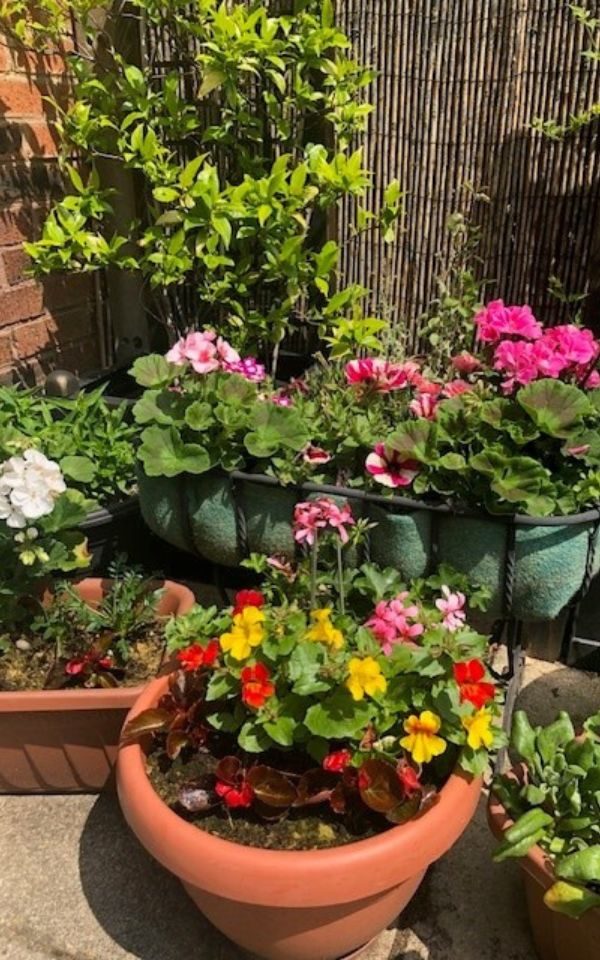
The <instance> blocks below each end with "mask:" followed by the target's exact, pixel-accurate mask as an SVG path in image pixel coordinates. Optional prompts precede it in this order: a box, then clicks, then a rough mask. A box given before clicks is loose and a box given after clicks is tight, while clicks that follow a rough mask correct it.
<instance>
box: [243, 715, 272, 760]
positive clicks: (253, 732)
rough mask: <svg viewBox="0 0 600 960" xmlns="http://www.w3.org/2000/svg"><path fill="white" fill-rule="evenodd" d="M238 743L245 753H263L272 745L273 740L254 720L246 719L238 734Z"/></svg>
mask: <svg viewBox="0 0 600 960" xmlns="http://www.w3.org/2000/svg"><path fill="white" fill-rule="evenodd" d="M238 743H239V745H240V747H241V748H242V750H246V752H247V753H264V752H265V751H266V750H269V749H270V748H271V747H272V746H273V741H272V740H271V738H270V736H269V735H268V733H267V732H266V730H264V729H263V727H262V726H261V725H260V723H258V721H256V720H248V722H247V723H245V724H244V726H243V727H242V729H241V730H240V732H239V734H238Z"/></svg>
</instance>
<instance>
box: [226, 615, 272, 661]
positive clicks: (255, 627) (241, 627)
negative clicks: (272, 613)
mask: <svg viewBox="0 0 600 960" xmlns="http://www.w3.org/2000/svg"><path fill="white" fill-rule="evenodd" d="M264 620H265V615H264V613H263V612H262V610H259V608H258V607H244V609H243V610H241V611H240V612H239V613H236V614H235V616H234V618H233V627H232V628H231V631H230V632H229V633H223V634H221V636H220V637H219V642H220V644H221V649H222V650H224V651H225V653H230V654H231V656H232V657H233V659H234V660H247V659H248V657H249V656H250V654H251V653H252V648H253V647H258V646H260V644H261V643H262V641H263V639H264V636H265V631H264V628H263V626H262V625H263V623H264Z"/></svg>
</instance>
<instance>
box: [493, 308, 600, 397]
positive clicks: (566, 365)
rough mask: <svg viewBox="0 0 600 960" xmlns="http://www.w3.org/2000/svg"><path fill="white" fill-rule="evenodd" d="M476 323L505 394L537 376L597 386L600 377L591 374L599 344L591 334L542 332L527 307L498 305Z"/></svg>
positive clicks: (567, 328)
mask: <svg viewBox="0 0 600 960" xmlns="http://www.w3.org/2000/svg"><path fill="white" fill-rule="evenodd" d="M475 324H476V326H477V328H478V337H479V340H480V341H481V342H482V343H485V344H490V345H491V346H492V347H493V350H494V353H493V368H494V370H497V371H498V372H499V373H501V374H502V375H503V377H504V379H503V381H502V385H501V386H502V391H503V393H505V394H509V393H511V392H512V391H513V390H514V389H515V387H517V386H525V385H526V384H528V383H531V382H532V381H533V380H537V379H539V378H541V377H550V378H552V379H557V378H558V377H561V376H568V377H570V378H573V379H574V380H575V381H576V382H578V383H580V385H582V386H585V387H587V388H595V387H598V386H600V374H599V373H598V371H597V370H593V369H592V367H593V365H594V362H595V361H596V360H597V359H598V357H599V356H600V344H599V343H598V341H597V340H596V339H595V337H594V335H593V333H592V331H591V330H587V329H582V328H580V327H577V326H575V324H565V325H563V326H558V327H550V328H548V329H544V327H543V326H542V325H541V324H540V323H539V322H538V321H537V320H536V319H535V317H534V316H533V314H532V312H531V308H530V307H528V306H521V307H516V306H513V307H507V306H505V305H504V303H503V301H502V300H494V301H492V303H489V304H488V305H487V307H485V308H484V309H483V310H481V311H480V312H479V313H478V314H477V316H476V317H475ZM582 380H584V383H581V381H582Z"/></svg>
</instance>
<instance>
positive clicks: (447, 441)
mask: <svg viewBox="0 0 600 960" xmlns="http://www.w3.org/2000/svg"><path fill="white" fill-rule="evenodd" d="M473 335H474V338H476V341H475V342H476V348H475V349H474V351H473V352H469V351H464V350H463V351H461V352H460V353H458V354H456V355H455V356H453V358H452V368H451V370H449V371H448V375H447V377H446V378H445V380H441V379H440V378H439V377H433V376H431V375H430V374H429V372H428V369H427V365H426V362H424V361H422V360H419V358H410V359H406V358H398V359H395V358H393V357H391V358H389V357H386V356H383V355H380V356H369V357H360V356H359V357H357V358H356V359H353V360H349V361H347V362H338V361H335V360H333V359H332V360H329V361H325V360H321V361H320V362H319V363H317V364H316V365H315V367H314V368H313V369H312V370H311V371H309V372H308V374H307V375H306V377H305V378H304V379H303V380H301V381H294V382H292V383H290V384H288V385H285V386H284V387H280V386H279V387H278V386H277V385H274V384H273V383H272V381H270V380H269V379H266V378H264V376H263V374H264V371H263V370H262V369H260V367H258V368H257V366H256V364H255V361H254V360H253V359H252V358H250V359H248V358H246V359H244V360H234V361H231V359H230V360H227V359H226V358H225V356H224V355H223V356H221V354H220V353H219V351H221V353H222V352H223V350H227V349H229V347H228V346H224V345H223V344H222V342H221V346H219V343H218V341H217V339H216V334H215V333H214V331H210V330H208V331H203V332H201V333H197V334H194V335H192V336H191V337H188V338H187V339H186V340H184V341H181V342H180V343H179V344H177V345H176V347H175V348H174V349H173V350H172V351H171V352H170V353H169V354H168V355H167V359H164V358H161V357H150V358H144V359H142V360H140V361H137V363H136V365H135V366H134V374H135V375H136V377H137V380H138V382H139V383H140V384H142V385H143V386H146V387H147V388H148V390H147V392H146V394H145V396H144V397H143V399H142V400H141V401H140V402H139V404H138V405H137V407H136V417H137V419H138V421H139V422H141V423H142V424H144V425H145V430H144V432H143V434H142V440H143V442H142V446H141V448H140V457H141V460H142V463H143V466H144V470H145V471H146V473H147V474H148V475H149V476H161V475H164V476H175V475H177V474H179V473H184V472H189V473H198V474H199V473H203V472H205V471H207V470H209V469H211V468H213V467H215V466H220V467H222V468H224V469H226V470H229V469H232V468H234V467H246V468H253V467H255V465H257V464H258V465H259V466H260V468H261V469H262V470H263V472H267V473H270V474H272V475H274V476H276V477H277V478H278V479H279V480H280V481H282V482H284V483H286V482H290V481H296V482H297V481H300V480H306V479H311V480H315V481H317V482H327V483H333V484H338V485H348V486H362V487H365V488H370V489H372V490H377V491H379V492H384V491H385V490H386V489H388V490H395V491H397V492H404V493H407V494H412V495H413V496H417V497H423V498H426V499H429V500H438V501H439V500H440V499H444V500H447V501H450V502H451V503H452V504H453V505H455V506H457V507H461V506H470V507H483V508H485V509H487V510H489V511H490V512H493V513H512V512H521V513H526V514H530V515H534V516H535V515H539V516H548V515H567V514H571V513H576V512H577V511H578V510H581V509H583V508H585V507H587V506H590V505H593V504H595V503H596V502H597V501H598V499H599V497H600V430H599V427H600V390H598V389H597V387H598V385H599V384H600V374H599V373H598V370H597V366H598V360H599V357H600V345H599V344H598V342H597V341H596V339H595V338H594V336H593V334H592V333H591V331H589V330H586V329H582V328H580V327H578V326H576V325H574V324H568V325H564V326H559V327H554V328H547V329H546V328H544V327H543V325H542V324H541V323H540V322H539V321H538V320H537V319H536V318H535V317H534V316H533V314H532V312H531V310H530V308H529V307H527V306H505V304H504V303H503V302H502V301H501V300H498V301H494V302H492V303H490V304H488V305H487V306H486V307H485V308H483V309H482V310H480V311H479V312H478V313H477V314H476V316H475V318H474V325H473ZM199 350H200V351H201V354H199V353H198V351H199ZM199 358H200V359H199Z"/></svg>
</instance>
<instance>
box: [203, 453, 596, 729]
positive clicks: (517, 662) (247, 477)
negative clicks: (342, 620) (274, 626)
mask: <svg viewBox="0 0 600 960" xmlns="http://www.w3.org/2000/svg"><path fill="white" fill-rule="evenodd" d="M228 477H229V482H230V485H231V493H232V497H233V502H234V505H235V524H236V544H237V550H238V554H239V556H242V557H248V556H249V555H250V546H249V541H248V523H247V518H246V513H245V509H244V503H243V498H242V496H241V484H242V483H253V484H259V485H262V486H265V487H274V488H279V489H285V490H292V491H293V492H294V493H296V494H297V495H298V499H301V498H302V497H303V496H304V495H306V494H315V493H319V494H325V495H328V496H335V497H346V498H347V499H349V500H354V501H359V502H361V503H362V504H364V505H366V507H367V509H368V505H369V504H370V503H374V504H377V505H378V506H385V507H386V508H388V509H391V510H392V512H394V513H399V514H402V513H409V512H412V511H415V510H420V511H423V510H426V511H428V512H429V513H431V515H432V521H433V523H432V527H431V535H432V549H431V556H430V567H431V566H435V565H436V562H437V560H436V558H437V533H438V525H437V522H436V518H439V516H440V514H452V515H455V516H463V517H474V518H475V517H476V518H481V516H482V512H481V511H478V510H474V509H471V508H460V507H454V506H451V505H449V504H446V503H433V504H429V503H424V502H422V501H418V500H413V499H411V498H409V497H402V496H397V495H392V496H384V495H382V494H376V493H371V492H369V491H365V490H356V489H353V488H352V487H343V486H335V485H333V484H320V483H312V482H310V481H307V482H305V483H299V484H289V485H286V484H283V483H281V481H279V480H278V479H277V478H276V477H270V476H267V475H266V474H255V473H245V472H243V471H240V470H234V471H232V472H231V473H230V474H228ZM485 517H486V519H487V520H490V521H493V522H496V523H501V524H503V525H504V526H505V527H506V528H507V543H506V551H505V557H504V564H503V571H502V616H501V617H500V618H499V619H498V620H497V621H496V622H495V624H494V626H493V628H492V634H491V643H492V645H494V646H496V645H501V644H504V645H505V646H506V651H507V666H506V668H505V669H504V670H503V671H501V672H499V671H495V670H492V673H493V675H494V677H495V678H496V680H497V681H498V682H500V683H501V684H503V686H505V689H506V699H505V708H504V727H505V730H507V731H508V730H509V728H510V724H511V721H512V714H513V711H514V707H515V703H516V699H517V696H518V694H519V691H520V689H521V685H522V680H523V669H524V664H525V656H524V644H523V627H524V622H523V620H521V619H519V618H517V617H515V616H514V615H513V613H512V609H513V597H514V586H515V575H516V533H517V529H518V527H532V526H538V527H563V526H578V525H581V524H584V523H592V524H593V526H592V528H591V529H590V531H589V537H588V547H587V556H586V564H585V574H584V578H583V580H582V583H581V586H580V588H579V590H578V591H577V593H576V595H575V597H574V598H573V600H571V602H570V603H569V606H568V610H569V613H568V617H567V622H566V625H565V630H564V635H563V640H562V647H561V661H562V662H565V663H566V661H567V658H568V655H569V649H570V645H571V642H572V639H573V628H574V624H575V621H576V617H577V612H578V609H579V606H580V603H581V600H582V598H583V597H584V596H585V594H586V592H587V590H588V589H589V585H590V582H591V580H592V576H593V570H594V563H595V559H596V553H597V549H598V538H599V535H600V506H598V507H594V508H592V509H590V510H587V511H585V512H583V513H579V514H575V515H572V516H569V517H530V516H525V515H522V514H506V515H503V514H497V515H496V514H490V513H487V514H485ZM368 550H369V547H368V540H367V559H368ZM219 585H220V584H219Z"/></svg>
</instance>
